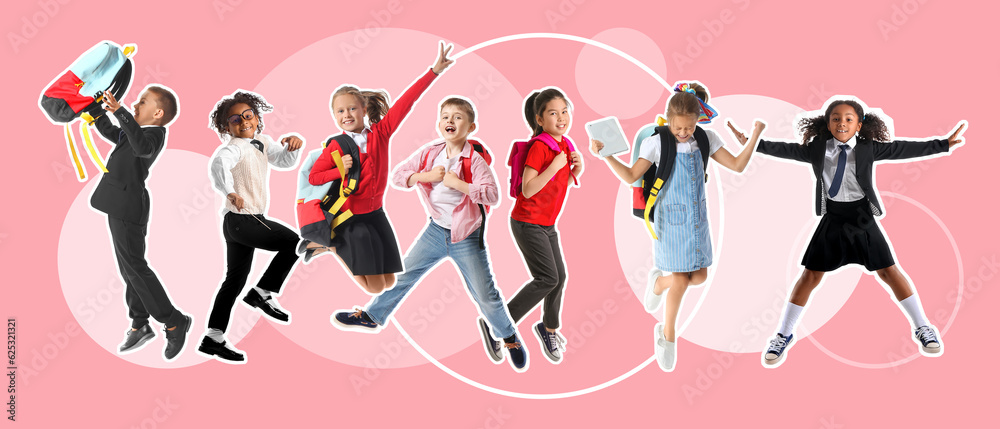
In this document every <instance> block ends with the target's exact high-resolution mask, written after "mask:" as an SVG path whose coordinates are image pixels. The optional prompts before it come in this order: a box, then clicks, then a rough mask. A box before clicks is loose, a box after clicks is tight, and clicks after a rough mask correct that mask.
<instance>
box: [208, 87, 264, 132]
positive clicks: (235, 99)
mask: <svg viewBox="0 0 1000 429" xmlns="http://www.w3.org/2000/svg"><path fill="white" fill-rule="evenodd" d="M240 103H243V104H246V105H247V106H250V108H251V109H253V114H254V116H256V117H257V132H258V133H259V132H261V131H264V118H261V117H260V114H261V112H264V113H267V112H270V111H271V110H272V109H273V107H272V106H271V105H270V104H267V101H265V100H264V97H261V96H259V95H257V94H254V93H252V92H243V91H237V92H235V93H234V94H233V95H231V96H228V97H224V98H223V99H222V100H219V102H218V103H217V104H216V105H215V110H213V111H212V114H211V116H209V124H208V127H209V128H213V129H215V131H216V132H218V133H219V135H222V134H229V116H230V115H229V109H232V108H233V106H235V105H237V104H240Z"/></svg>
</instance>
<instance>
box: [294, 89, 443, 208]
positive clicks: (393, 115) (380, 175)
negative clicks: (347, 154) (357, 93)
mask: <svg viewBox="0 0 1000 429" xmlns="http://www.w3.org/2000/svg"><path fill="white" fill-rule="evenodd" d="M436 77H437V74H435V73H434V71H433V70H427V73H424V75H423V76H421V77H420V78H419V79H417V81H416V82H414V83H413V84H412V85H410V87H409V88H407V89H406V91H405V92H403V95H401V96H400V97H399V99H398V100H396V102H395V103H393V105H392V106H391V107H389V111H388V113H386V115H385V117H384V118H382V120H380V121H378V122H377V123H375V125H372V127H371V133H369V134H368V144H367V148H366V149H367V153H362V154H361V159H360V160H354V164H355V165H357V164H358V163H359V162H360V165H361V179H360V180H359V181H358V190H357V191H356V192H355V193H354V194H353V195H351V198H350V199H349V200H347V203H346V205H345V206H346V207H345V209H346V208H350V209H351V211H352V212H353V213H354V214H364V213H371V212H373V211H375V210H378V209H380V208H382V199H383V197H384V196H385V188H386V185H387V183H388V179H389V138H390V137H392V133H394V132H396V127H398V126H399V124H400V123H401V122H403V119H405V118H406V115H408V114H409V113H410V109H411V108H412V107H413V104H414V103H416V101H417V100H418V99H419V98H420V96H421V95H423V93H424V91H425V90H427V88H428V87H429V86H430V85H431V82H433V81H434V78H436ZM337 147H338V145H336V144H335V143H331V144H330V145H328V146H327V147H326V148H325V149H323V154H322V155H320V156H319V159H317V160H316V163H315V164H313V167H312V171H310V173H309V183H310V184H312V185H322V184H324V183H328V182H331V181H334V180H337V179H339V178H340V171H339V170H337V166H336V165H335V164H334V163H333V157H331V156H330V153H331V152H332V151H333V150H334V149H336V148H337Z"/></svg>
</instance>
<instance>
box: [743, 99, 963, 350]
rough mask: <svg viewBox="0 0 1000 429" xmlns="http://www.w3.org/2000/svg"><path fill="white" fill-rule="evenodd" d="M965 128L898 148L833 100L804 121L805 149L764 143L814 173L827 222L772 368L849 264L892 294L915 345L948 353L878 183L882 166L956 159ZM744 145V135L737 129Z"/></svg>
mask: <svg viewBox="0 0 1000 429" xmlns="http://www.w3.org/2000/svg"><path fill="white" fill-rule="evenodd" d="M965 125H966V124H965V123H964V122H960V123H959V125H958V127H957V128H956V129H955V131H954V132H953V133H952V134H951V135H950V136H948V137H940V138H936V139H928V140H925V141H891V137H890V135H889V130H888V128H887V127H886V125H885V123H884V122H883V121H882V119H881V118H879V117H878V116H877V115H875V114H874V113H868V114H865V108H864V106H863V105H862V104H861V103H860V102H859V101H858V100H856V99H853V98H840V99H838V98H837V97H834V98H832V99H831V100H830V101H828V102H827V108H826V112H825V113H824V114H823V115H820V116H816V117H812V118H805V119H802V120H801V121H799V130H800V131H801V132H802V134H803V139H802V141H803V144H798V143H785V142H775V141H767V140H761V141H760V143H759V145H758V146H757V151H759V152H762V153H764V154H767V155H771V156H774V157H778V158H784V159H790V160H794V161H799V162H804V163H808V164H810V165H812V170H813V174H814V176H815V177H816V199H815V210H816V215H818V216H822V219H821V220H820V222H819V225H818V226H817V227H816V231H815V232H814V233H813V237H812V239H811V240H810V241H809V245H808V247H806V251H805V254H804V255H803V256H802V265H803V266H804V269H803V270H802V274H801V275H800V276H799V279H798V281H796V282H795V286H794V287H793V288H792V291H791V293H790V294H789V297H788V303H787V304H786V305H785V310H784V312H783V313H782V316H781V321H780V324H779V326H778V332H777V333H776V334H775V336H774V337H773V338H772V339H771V340H770V342H769V344H768V347H767V349H766V350H765V351H764V354H763V356H762V364H763V365H764V366H765V367H776V366H778V365H780V364H781V362H782V361H783V360H784V356H785V355H786V353H785V350H786V349H787V348H788V347H789V346H791V343H792V338H793V332H794V330H795V326H796V325H797V324H798V321H799V318H800V317H801V315H802V311H803V310H804V307H805V305H806V303H807V302H808V301H809V295H810V294H812V291H813V290H814V289H816V287H817V286H819V284H820V282H821V281H822V279H823V275H824V274H825V273H826V272H828V271H833V270H836V269H837V268H840V267H842V266H844V265H847V264H860V265H864V267H865V269H867V270H868V271H869V272H871V271H874V272H875V273H876V274H878V278H879V279H881V280H882V282H884V283H885V284H886V285H888V286H889V288H890V289H891V290H892V292H893V294H894V295H895V297H896V299H897V300H898V301H899V304H900V307H902V309H903V311H904V312H905V313H906V315H907V316H908V317H909V319H910V320H911V322H912V323H913V328H914V337H913V339H914V341H915V342H917V343H918V345H919V346H920V351H921V353H922V354H924V355H925V356H938V355H940V353H941V351H942V344H941V341H940V340H939V339H938V337H937V333H936V329H935V328H934V326H933V325H931V323H930V322H929V321H928V320H927V317H926V316H925V315H924V310H923V308H922V306H921V305H920V300H919V298H918V297H917V295H916V293H915V292H914V290H913V287H911V286H910V283H909V281H908V279H907V277H906V275H905V274H904V273H903V271H902V269H900V268H899V267H897V266H896V263H895V260H894V258H893V255H892V249H891V248H890V246H889V242H888V241H887V240H886V238H885V235H884V234H883V233H882V229H881V227H880V225H879V224H878V221H877V220H876V216H878V217H881V216H882V215H883V210H882V204H881V202H880V201H879V197H878V191H876V190H875V188H874V183H873V181H872V176H873V174H872V173H873V170H874V164H875V162H876V161H884V160H892V159H908V158H924V157H931V156H935V155H937V154H943V153H946V152H948V150H949V149H950V148H951V147H954V146H955V145H958V144H961V143H962V142H963V138H962V132H963V131H964V129H965ZM733 131H734V133H736V135H737V137H738V138H740V140H741V142H745V141H746V137H745V136H744V135H743V133H741V132H739V131H738V130H736V129H734V130H733Z"/></svg>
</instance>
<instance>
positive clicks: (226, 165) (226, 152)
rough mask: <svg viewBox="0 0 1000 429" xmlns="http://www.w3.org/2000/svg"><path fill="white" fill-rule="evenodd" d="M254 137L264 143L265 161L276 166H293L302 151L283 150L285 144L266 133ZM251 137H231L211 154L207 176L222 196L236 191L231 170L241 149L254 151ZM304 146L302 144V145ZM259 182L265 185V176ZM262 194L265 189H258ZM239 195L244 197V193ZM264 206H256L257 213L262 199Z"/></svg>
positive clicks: (238, 157) (300, 149) (285, 167)
mask: <svg viewBox="0 0 1000 429" xmlns="http://www.w3.org/2000/svg"><path fill="white" fill-rule="evenodd" d="M254 139H256V140H260V141H261V142H262V143H263V144H264V150H265V151H266V152H267V162H268V163H269V164H271V165H273V166H275V167H277V168H281V169H289V168H292V167H295V165H296V164H298V161H299V153H301V152H302V148H299V149H298V150H295V151H292V152H289V151H287V150H285V146H284V145H282V144H280V143H275V142H274V140H272V139H271V137H270V136H268V135H266V134H258V135H256V136H254ZM251 140H252V139H244V138H239V137H233V138H231V139H230V140H229V142H228V143H226V144H224V145H222V146H220V147H219V149H218V150H216V151H215V155H213V156H212V160H211V161H210V162H209V167H208V176H209V178H210V179H211V180H212V186H213V187H215V190H217V191H219V192H220V193H222V195H223V196H228V195H229V194H232V193H236V186H235V184H234V182H233V173H232V170H233V168H234V167H236V164H237V163H239V162H240V159H242V158H243V151H247V150H253V151H256V150H257V148H256V147H254V146H253V145H252V144H250V141H251ZM303 146H304V145H303ZM256 179H260V180H259V183H261V184H262V185H261V186H266V183H267V177H266V175H265V177H259V178H256ZM260 191H261V194H262V195H265V196H266V189H262V190H260ZM240 197H243V198H246V196H244V195H240ZM261 203H263V205H264V207H263V208H258V210H255V211H258V212H259V213H258V214H262V213H263V212H264V208H266V205H267V202H266V201H263V202H261Z"/></svg>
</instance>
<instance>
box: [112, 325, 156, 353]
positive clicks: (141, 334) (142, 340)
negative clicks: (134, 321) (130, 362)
mask: <svg viewBox="0 0 1000 429" xmlns="http://www.w3.org/2000/svg"><path fill="white" fill-rule="evenodd" d="M154 337H156V334H155V333H153V328H150V327H149V324H148V323H147V324H145V325H143V326H142V327H141V328H139V329H136V330H134V331H133V330H132V329H131V328H130V329H129V330H128V332H126V333H125V342H123V343H122V345H121V346H119V347H118V354H126V353H129V352H134V351H136V350H139V349H140V348H142V346H144V345H146V343H148V342H149V340H152V339H153V338H154Z"/></svg>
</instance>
